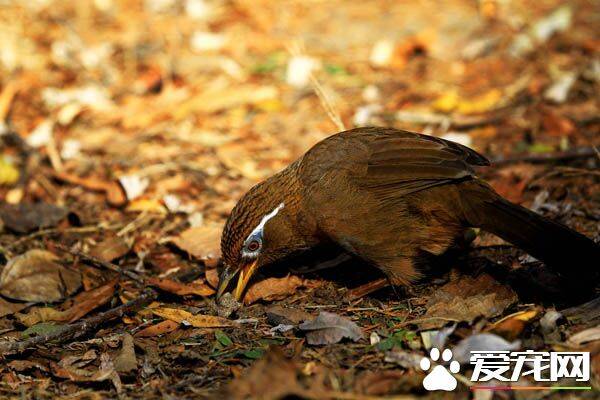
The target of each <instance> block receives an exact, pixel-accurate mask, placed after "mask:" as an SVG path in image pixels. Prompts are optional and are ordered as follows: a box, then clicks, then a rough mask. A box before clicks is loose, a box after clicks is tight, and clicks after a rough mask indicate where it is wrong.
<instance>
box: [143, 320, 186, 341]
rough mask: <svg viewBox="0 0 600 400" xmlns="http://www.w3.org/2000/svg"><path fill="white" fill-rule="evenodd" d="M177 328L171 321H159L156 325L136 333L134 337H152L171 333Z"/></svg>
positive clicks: (175, 323)
mask: <svg viewBox="0 0 600 400" xmlns="http://www.w3.org/2000/svg"><path fill="white" fill-rule="evenodd" d="M177 328H179V323H178V322H175V321H171V320H169V319H168V320H166V321H161V322H159V323H158V324H154V325H150V326H149V327H147V328H144V329H142V330H141V331H138V332H136V334H135V335H134V336H135V337H154V336H160V335H164V334H165V333H169V332H173V331H175V330H177Z"/></svg>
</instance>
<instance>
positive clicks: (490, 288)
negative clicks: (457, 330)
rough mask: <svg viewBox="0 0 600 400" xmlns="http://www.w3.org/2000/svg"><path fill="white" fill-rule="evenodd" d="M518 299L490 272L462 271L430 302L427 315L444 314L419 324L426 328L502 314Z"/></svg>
mask: <svg viewBox="0 0 600 400" xmlns="http://www.w3.org/2000/svg"><path fill="white" fill-rule="evenodd" d="M517 300H518V298H517V294H516V293H515V292H514V290H512V289H511V288H510V287H509V286H506V285H503V284H501V283H499V282H497V281H496V280H495V279H494V278H492V277H491V276H490V275H488V274H481V275H479V276H477V277H476V278H473V277H470V276H465V275H460V276H458V277H453V278H452V279H451V281H450V282H448V283H447V284H445V285H444V286H442V287H441V288H439V289H438V290H437V291H436V292H435V293H434V294H433V296H432V297H431V299H430V300H429V302H428V303H427V312H426V313H425V318H440V319H439V320H435V319H432V320H430V321H427V322H424V323H421V324H419V325H420V326H421V327H422V328H423V329H431V328H439V327H441V326H443V325H444V324H445V323H446V322H447V320H456V321H469V322H470V321H472V320H473V319H475V318H476V317H479V316H484V317H487V318H490V317H495V316H497V315H500V314H502V312H504V310H506V309H507V308H508V307H509V306H511V305H512V304H514V303H515V302H516V301H517Z"/></svg>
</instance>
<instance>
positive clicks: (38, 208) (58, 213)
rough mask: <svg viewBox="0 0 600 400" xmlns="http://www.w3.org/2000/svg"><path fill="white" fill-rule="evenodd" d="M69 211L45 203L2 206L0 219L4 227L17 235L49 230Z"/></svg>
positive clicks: (0, 207) (0, 206)
mask: <svg viewBox="0 0 600 400" xmlns="http://www.w3.org/2000/svg"><path fill="white" fill-rule="evenodd" d="M68 213H69V210H68V209H66V208H64V207H59V206H55V205H53V204H47V203H34V204H2V205H0V219H2V222H4V226H5V227H7V228H8V229H10V230H12V231H15V232H18V233H28V232H31V231H34V230H36V229H40V228H50V227H53V226H56V224H57V223H59V222H60V221H62V220H63V219H64V218H65V217H66V216H67V214H68Z"/></svg>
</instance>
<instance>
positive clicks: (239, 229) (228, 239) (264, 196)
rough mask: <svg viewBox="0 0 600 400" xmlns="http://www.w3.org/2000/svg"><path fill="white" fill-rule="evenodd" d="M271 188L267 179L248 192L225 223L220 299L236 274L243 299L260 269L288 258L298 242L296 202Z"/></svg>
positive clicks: (236, 293)
mask: <svg viewBox="0 0 600 400" xmlns="http://www.w3.org/2000/svg"><path fill="white" fill-rule="evenodd" d="M268 188H269V185H266V184H265V183H263V184H259V185H258V186H255V187H254V188H253V189H251V190H250V191H249V192H248V193H246V194H245V195H244V197H242V199H241V200H240V201H239V202H238V203H237V205H236V206H235V208H234V209H233V210H232V212H231V215H230V216H229V219H228V220H227V223H226V224H225V228H224V229H223V234H222V236H221V254H222V269H221V271H220V275H219V285H218V289H217V301H219V299H220V298H221V296H222V295H223V294H224V293H225V292H226V290H227V288H228V287H229V283H230V282H231V281H232V280H233V279H234V278H236V277H237V282H236V285H235V289H234V292H233V294H234V297H235V299H236V300H238V301H240V300H241V299H242V296H243V294H244V289H245V288H246V286H247V284H248V282H249V280H250V278H251V277H252V275H254V273H255V272H256V270H257V269H259V268H260V267H262V266H264V265H266V264H270V263H272V262H274V261H277V260H279V259H281V258H284V257H285V256H286V255H287V254H289V253H290V252H291V251H293V250H294V249H293V248H294V247H296V245H297V242H298V241H297V240H296V238H295V236H296V235H295V230H294V227H293V223H292V218H291V217H292V211H291V208H295V204H293V201H292V202H291V204H290V203H288V201H286V200H284V199H283V198H280V199H277V198H276V197H277V196H276V195H275V194H274V193H272V192H271V191H270V190H268Z"/></svg>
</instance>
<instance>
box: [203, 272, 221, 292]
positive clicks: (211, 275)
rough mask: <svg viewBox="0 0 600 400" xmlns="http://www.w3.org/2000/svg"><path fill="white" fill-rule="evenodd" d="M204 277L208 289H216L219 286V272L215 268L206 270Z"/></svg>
mask: <svg viewBox="0 0 600 400" xmlns="http://www.w3.org/2000/svg"><path fill="white" fill-rule="evenodd" d="M204 276H205V277H206V282H207V283H208V284H209V285H210V287H212V288H213V289H216V288H217V286H219V271H217V269H216V268H211V269H207V270H206V272H205V273H204Z"/></svg>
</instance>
